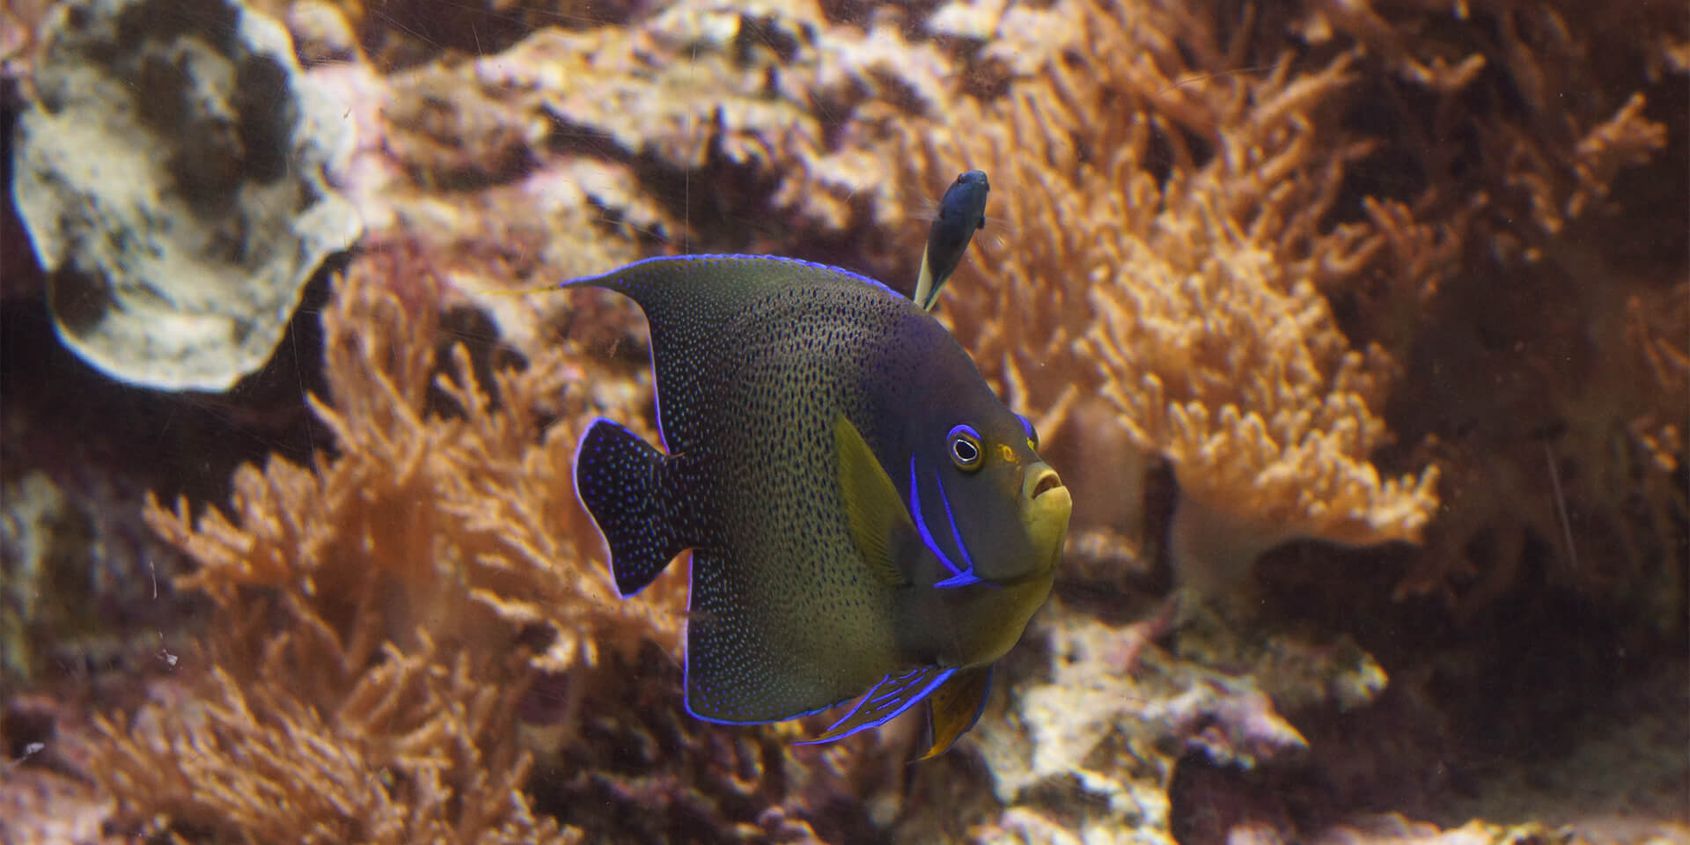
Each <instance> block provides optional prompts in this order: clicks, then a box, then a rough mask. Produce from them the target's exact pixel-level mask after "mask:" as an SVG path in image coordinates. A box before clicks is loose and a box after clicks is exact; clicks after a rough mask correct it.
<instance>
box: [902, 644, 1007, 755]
mask: <svg viewBox="0 0 1690 845" xmlns="http://www.w3.org/2000/svg"><path fill="white" fill-rule="evenodd" d="M991 692H992V667H990V666H976V667H973V668H971V669H962V670H959V671H958V672H957V673H956V675H955V676H954V677H952V678H951V680H950V682H949V683H947V684H945V685H944V686H942V687H940V688H939V689H937V690H935V691H934V692H933V694H932V695H931V696H928V698H927V735H928V738H929V744H928V746H927V751H926V752H925V753H923V754H922V755H921V756H920V757H917V758H916V759H918V760H931V759H933V758H934V757H937V756H939V755H940V754H943V753H945V752H946V751H948V750H949V749H950V747H951V745H952V744H954V743H955V742H956V741H957V740H958V739H959V738H961V737H962V735H963V734H965V733H968V731H969V729H970V728H972V727H974V723H975V722H978V721H980V714H981V713H983V712H985V710H986V698H987V697H988V696H989V695H991Z"/></svg>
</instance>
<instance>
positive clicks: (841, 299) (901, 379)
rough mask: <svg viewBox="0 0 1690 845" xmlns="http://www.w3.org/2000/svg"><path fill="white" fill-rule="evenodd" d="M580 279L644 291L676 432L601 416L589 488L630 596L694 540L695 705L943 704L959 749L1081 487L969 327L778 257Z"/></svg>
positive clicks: (873, 714) (939, 721) (686, 260)
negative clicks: (1050, 459) (969, 347)
mask: <svg viewBox="0 0 1690 845" xmlns="http://www.w3.org/2000/svg"><path fill="white" fill-rule="evenodd" d="M564 286H565V287H580V286H591V287H602V288H608V289H610V290H614V291H617V292H619V293H622V294H624V295H626V296H629V297H631V298H632V299H634V301H636V302H638V303H639V305H640V307H641V308H642V309H643V310H644V311H645V314H646V319H647V321H648V322H649V323H650V326H651V346H652V365H653V369H654V374H655V384H656V391H657V394H658V396H659V401H658V403H657V422H658V431H659V437H660V439H661V440H662V443H663V449H662V450H661V451H660V450H658V449H657V448H654V447H652V446H651V445H649V444H647V443H645V442H644V441H642V440H640V439H639V438H637V437H636V436H635V435H633V434H632V433H630V432H629V431H628V430H627V429H625V428H623V427H622V426H620V425H618V424H616V423H614V422H611V421H609V420H602V419H601V420H598V421H596V422H595V423H593V425H592V426H591V427H590V428H589V429H588V430H587V433H586V434H585V435H584V436H583V437H582V440H581V444H580V447H579V448H578V450H577V452H576V458H575V486H576V491H577V494H578V495H579V496H580V498H581V501H582V502H583V503H584V504H585V505H586V507H587V510H588V511H589V512H590V513H591V514H592V517H593V520H594V522H595V524H597V526H598V528H599V531H600V533H602V534H603V535H604V538H605V542H606V544H607V545H608V546H609V549H610V559H611V571H612V574H613V576H614V578H615V581H616V587H617V590H618V591H619V592H620V593H621V594H622V595H623V596H632V595H634V594H635V593H638V592H639V591H640V590H641V589H643V588H644V587H645V586H646V585H647V584H649V583H650V582H651V581H652V580H653V579H654V578H656V577H657V576H658V574H659V573H660V572H662V571H663V569H664V568H665V567H667V566H668V565H669V562H670V561H671V560H672V559H673V558H674V557H675V556H676V555H678V554H680V553H681V552H682V551H683V550H685V549H691V550H692V571H691V578H692V583H691V592H690V594H689V602H688V605H689V610H690V618H689V620H688V627H687V643H686V649H687V653H686V664H685V665H686V670H685V672H686V706H687V709H688V710H689V711H690V712H691V713H692V714H693V715H695V716H697V717H699V718H701V719H705V720H707V721H712V722H723V723H731V724H746V723H758V722H770V721H780V720H785V719H791V718H795V717H798V716H803V715H808V714H810V713H815V712H818V711H821V710H825V709H827V708H830V707H834V706H837V705H839V704H842V703H844V702H845V701H848V700H849V699H851V698H853V697H857V696H861V699H860V700H859V701H858V702H857V704H856V705H855V706H854V707H853V708H852V709H851V710H850V711H849V712H848V713H847V714H846V716H845V717H844V718H843V719H840V720H839V721H838V722H837V723H835V724H834V726H833V727H832V728H830V729H829V730H828V731H827V732H826V733H824V734H822V735H821V736H819V737H817V738H816V739H815V740H812V741H816V742H825V741H829V740H833V739H838V738H840V737H843V736H848V735H850V734H852V733H855V732H857V731H860V730H863V729H866V728H872V727H875V726H878V725H880V724H883V723H884V722H886V721H887V720H889V719H892V718H893V717H895V716H897V715H898V714H900V713H903V712H904V711H906V710H908V709H909V708H910V707H912V706H914V705H915V704H917V703H919V702H921V701H924V700H925V701H928V702H929V708H928V718H929V723H930V725H931V726H932V737H933V741H932V744H931V745H930V747H929V749H928V752H929V754H936V753H938V752H940V751H943V750H944V749H945V748H946V747H948V746H949V745H950V743H951V742H953V741H955V739H956V738H957V737H958V736H961V735H962V734H963V733H964V732H966V731H967V730H968V728H969V727H970V726H971V725H972V724H973V723H974V720H975V719H976V718H978V716H979V713H980V709H981V707H982V705H983V702H984V700H985V696H986V693H987V690H988V686H989V680H990V665H991V663H992V662H993V661H995V660H997V659H998V658H999V657H1000V656H1002V655H1003V654H1004V653H1005V652H1006V651H1008V650H1009V648H1010V647H1011V646H1012V645H1014V644H1015V642H1016V640H1018V639H1019V638H1020V637H1021V633H1022V630H1023V629H1024V628H1025V627H1026V624H1027V620H1028V619H1029V618H1030V617H1031V616H1032V614H1033V612H1034V611H1035V610H1037V609H1038V608H1039V607H1040V606H1041V605H1043V604H1044V601H1045V599H1046V598H1047V597H1048V596H1049V593H1050V587H1051V581H1052V578H1053V577H1054V574H1055V568H1056V563H1057V560H1058V558H1059V557H1060V554H1061V549H1062V538H1063V535H1064V534H1065V533H1066V531H1067V526H1068V514H1069V509H1070V500H1069V496H1068V491H1067V489H1066V488H1065V487H1063V486H1062V482H1061V480H1060V479H1059V478H1058V477H1057V474H1056V472H1055V471H1054V470H1052V469H1051V468H1050V467H1049V465H1047V464H1045V463H1044V461H1042V460H1040V458H1039V456H1038V453H1037V452H1036V451H1035V449H1036V448H1037V445H1038V441H1037V437H1036V435H1035V434H1034V432H1033V430H1032V426H1031V425H1029V424H1028V423H1027V421H1026V420H1025V419H1024V418H1022V417H1019V416H1017V415H1016V414H1014V413H1012V412H1011V411H1010V410H1009V409H1008V408H1005V407H1004V405H1003V403H1002V402H1000V401H999V400H998V398H997V396H995V395H994V394H993V393H992V391H991V388H989V387H988V386H987V385H986V383H985V381H984V380H982V379H981V377H980V374H979V372H978V371H977V370H976V369H975V367H974V362H973V361H972V360H970V359H969V357H968V355H967V353H965V352H964V351H963V350H962V347H961V346H959V345H958V344H957V342H956V341H955V339H953V338H952V337H951V335H950V333H949V332H947V331H946V330H945V329H944V327H943V326H941V325H940V324H939V323H938V322H937V321H936V320H934V319H933V318H932V317H931V316H929V315H928V314H926V313H925V312H924V311H923V310H921V309H919V308H917V307H916V306H915V305H914V304H913V303H912V302H911V301H910V300H908V299H905V298H904V297H902V296H901V295H899V294H897V293H895V292H893V291H892V290H891V289H889V288H887V287H886V286H885V285H883V284H881V283H879V282H876V281H873V280H871V279H867V278H865V277H862V276H858V275H855V274H853V273H849V272H847V271H844V270H840V269H837V268H833V267H826V266H822V265H818V264H811V263H809V262H804V261H798V260H794V259H785V258H773V257H757V256H728V255H724V256H691V257H681V258H655V259H650V260H646V261H641V262H638V263H635V264H631V265H629V266H627V267H624V268H622V269H620V270H616V271H614V272H612V273H609V274H606V275H603V276H594V277H590V278H585V279H580V280H576V281H573V282H569V283H566V284H565V285H564Z"/></svg>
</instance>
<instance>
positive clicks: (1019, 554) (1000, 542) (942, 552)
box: [910, 413, 1073, 587]
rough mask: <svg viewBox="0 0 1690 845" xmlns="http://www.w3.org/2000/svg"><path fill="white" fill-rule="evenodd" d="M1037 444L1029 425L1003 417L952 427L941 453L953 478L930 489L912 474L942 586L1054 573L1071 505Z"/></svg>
mask: <svg viewBox="0 0 1690 845" xmlns="http://www.w3.org/2000/svg"><path fill="white" fill-rule="evenodd" d="M994 416H996V415H994ZM1038 443H1039V439H1038V434H1037V432H1036V431H1035V430H1034V429H1033V426H1032V424H1031V423H1029V422H1028V421H1027V420H1026V419H1025V418H1022V417H1018V416H1016V415H1014V414H1010V413H1003V414H1002V416H1000V417H997V418H996V419H992V420H991V424H990V425H983V426H981V427H980V428H975V427H974V426H973V425H970V424H967V423H957V424H955V425H953V426H952V427H951V428H950V430H949V431H948V432H947V433H946V436H945V441H944V449H945V457H946V458H948V461H949V463H950V464H951V469H952V470H953V472H951V473H948V474H947V473H940V474H937V475H932V476H929V477H931V479H932V480H931V482H929V481H928V480H927V478H921V477H918V476H919V475H920V474H919V473H917V472H916V471H914V469H913V468H912V473H911V477H910V484H911V488H910V489H911V490H912V491H914V493H915V495H914V496H912V501H911V504H912V506H913V507H912V510H913V511H914V512H916V513H917V515H918V518H917V520H916V521H917V526H918V528H922V529H926V530H924V531H923V536H924V538H928V539H929V540H930V543H929V545H930V546H931V547H932V548H933V549H934V551H935V553H936V554H937V555H938V556H939V557H940V559H941V560H942V561H949V562H950V564H951V565H950V567H949V569H950V571H951V572H953V573H954V575H953V577H951V578H947V579H945V580H943V581H941V582H939V585H940V586H945V587H959V586H966V585H967V584H970V583H973V582H975V581H977V580H985V581H990V582H993V583H995V584H999V585H1005V584H1012V583H1020V582H1023V581H1026V580H1028V579H1030V578H1036V577H1043V576H1047V575H1048V574H1049V573H1050V572H1051V571H1052V570H1053V569H1054V568H1055V566H1056V564H1057V561H1058V560H1059V559H1060V557H1061V551H1062V542H1063V539H1064V538H1065V536H1066V535H1067V532H1068V518H1069V513H1070V511H1071V510H1072V504H1073V503H1072V500H1071V499H1070V497H1069V495H1068V490H1067V488H1066V487H1064V486H1063V485H1062V479H1061V477H1060V476H1058V475H1057V473H1056V470H1054V469H1052V468H1051V467H1050V465H1049V464H1046V463H1045V462H1044V461H1043V460H1042V459H1040V457H1039V454H1038V451H1037V447H1038ZM924 506H925V508H924ZM926 508H931V510H927V512H926V513H921V512H922V511H923V510H925V509H926ZM923 517H925V518H923Z"/></svg>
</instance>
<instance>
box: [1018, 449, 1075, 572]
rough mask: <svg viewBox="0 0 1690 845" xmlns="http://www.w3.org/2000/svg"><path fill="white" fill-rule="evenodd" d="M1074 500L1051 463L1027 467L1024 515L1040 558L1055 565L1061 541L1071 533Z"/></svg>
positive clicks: (1023, 500)
mask: <svg viewBox="0 0 1690 845" xmlns="http://www.w3.org/2000/svg"><path fill="white" fill-rule="evenodd" d="M1073 507H1074V500H1073V498H1072V497H1070V496H1069V495H1068V488H1067V487H1064V486H1063V485H1062V477H1061V476H1059V475H1057V474H1056V470H1054V469H1051V467H1050V465H1049V464H1046V463H1044V462H1042V461H1041V462H1039V463H1036V464H1033V465H1032V466H1030V467H1027V472H1026V474H1025V475H1024V476H1023V477H1022V481H1021V518H1022V521H1023V523H1024V525H1025V526H1026V529H1027V537H1028V539H1029V540H1031V541H1032V544H1033V548H1034V549H1035V550H1037V553H1038V554H1039V555H1040V557H1041V559H1043V560H1045V561H1048V565H1049V566H1052V567H1054V566H1055V565H1056V560H1057V558H1058V557H1060V556H1061V554H1062V540H1063V538H1064V537H1066V536H1067V534H1068V516H1069V513H1070V512H1071V511H1072V510H1073Z"/></svg>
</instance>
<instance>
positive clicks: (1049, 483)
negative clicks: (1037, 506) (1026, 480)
mask: <svg viewBox="0 0 1690 845" xmlns="http://www.w3.org/2000/svg"><path fill="white" fill-rule="evenodd" d="M1060 489H1062V477H1061V476H1059V475H1057V474H1056V470H1054V469H1050V468H1048V467H1047V468H1046V469H1045V471H1044V474H1043V475H1040V476H1039V479H1038V481H1036V482H1034V484H1033V495H1032V498H1034V499H1037V498H1038V497H1040V496H1043V495H1044V494H1046V493H1049V492H1050V491H1052V490H1060Z"/></svg>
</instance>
